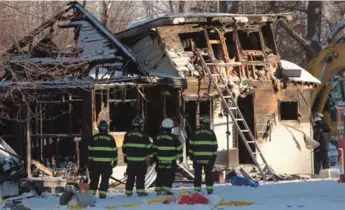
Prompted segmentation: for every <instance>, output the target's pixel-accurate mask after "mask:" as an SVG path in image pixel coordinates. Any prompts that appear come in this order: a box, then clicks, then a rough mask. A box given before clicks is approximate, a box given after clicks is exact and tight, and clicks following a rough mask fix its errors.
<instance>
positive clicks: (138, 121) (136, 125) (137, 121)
mask: <svg viewBox="0 0 345 210" xmlns="http://www.w3.org/2000/svg"><path fill="white" fill-rule="evenodd" d="M143 125H144V120H143V118H141V117H139V116H137V117H135V118H134V119H133V121H132V126H133V127H134V128H142V127H143Z"/></svg>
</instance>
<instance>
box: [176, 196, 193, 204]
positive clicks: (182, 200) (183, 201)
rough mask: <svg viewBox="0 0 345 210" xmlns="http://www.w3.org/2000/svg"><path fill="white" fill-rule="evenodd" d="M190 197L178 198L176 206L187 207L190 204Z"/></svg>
mask: <svg viewBox="0 0 345 210" xmlns="http://www.w3.org/2000/svg"><path fill="white" fill-rule="evenodd" d="M190 199H191V197H190V195H181V196H180V197H179V198H178V204H180V205H188V204H190Z"/></svg>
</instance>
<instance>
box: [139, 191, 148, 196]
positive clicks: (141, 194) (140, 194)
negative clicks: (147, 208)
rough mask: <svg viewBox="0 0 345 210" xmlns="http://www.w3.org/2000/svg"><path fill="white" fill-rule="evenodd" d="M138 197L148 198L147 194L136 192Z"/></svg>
mask: <svg viewBox="0 0 345 210" xmlns="http://www.w3.org/2000/svg"><path fill="white" fill-rule="evenodd" d="M138 196H139V197H145V196H148V193H147V192H138Z"/></svg>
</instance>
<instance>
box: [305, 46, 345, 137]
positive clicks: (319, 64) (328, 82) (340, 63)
mask: <svg viewBox="0 0 345 210" xmlns="http://www.w3.org/2000/svg"><path fill="white" fill-rule="evenodd" d="M306 70H307V71H308V72H309V73H311V74H312V75H313V76H314V77H316V78H317V79H319V80H320V81H321V83H322V84H321V85H320V86H319V88H317V89H316V90H315V91H313V93H312V96H311V104H313V112H314V113H317V112H320V113H322V114H323V115H324V118H325V120H326V121H327V123H328V125H330V127H331V130H332V131H331V133H332V134H335V135H336V134H337V132H338V129H337V124H336V122H334V120H331V113H330V109H325V106H326V104H327V102H328V100H329V95H330V93H331V91H332V89H333V88H334V87H335V86H336V85H342V84H341V83H342V80H335V79H334V76H336V75H338V74H339V73H342V72H343V71H345V42H340V43H336V44H331V45H329V46H327V47H326V48H324V49H323V50H322V51H321V52H320V53H319V55H318V56H317V57H315V58H314V59H313V60H312V61H311V62H310V63H309V64H308V65H307V67H306ZM338 78H342V76H341V77H338Z"/></svg>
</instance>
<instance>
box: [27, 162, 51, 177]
mask: <svg viewBox="0 0 345 210" xmlns="http://www.w3.org/2000/svg"><path fill="white" fill-rule="evenodd" d="M31 163H32V164H33V165H34V166H36V167H37V168H38V169H39V170H40V171H42V172H44V173H46V174H47V175H48V176H51V177H53V176H54V172H55V171H54V170H53V169H51V168H49V167H46V166H44V165H43V164H41V163H40V162H38V161H36V160H31Z"/></svg>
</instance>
